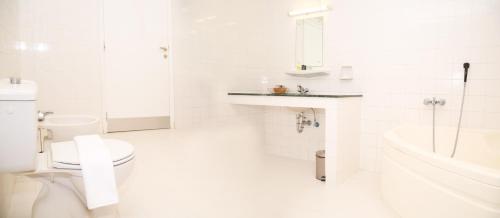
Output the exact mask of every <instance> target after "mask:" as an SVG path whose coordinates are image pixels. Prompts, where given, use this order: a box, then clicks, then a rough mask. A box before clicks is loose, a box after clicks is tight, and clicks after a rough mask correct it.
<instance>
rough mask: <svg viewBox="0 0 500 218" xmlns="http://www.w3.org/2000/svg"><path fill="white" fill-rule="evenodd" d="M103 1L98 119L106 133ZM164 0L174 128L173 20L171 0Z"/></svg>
mask: <svg viewBox="0 0 500 218" xmlns="http://www.w3.org/2000/svg"><path fill="white" fill-rule="evenodd" d="M104 1H106V0H102V1H101V4H100V8H99V10H100V11H99V15H100V24H101V26H100V32H101V33H100V39H99V41H100V47H101V48H102V50H101V52H100V55H101V57H100V59H101V66H100V71H101V81H100V85H101V87H100V89H101V90H100V91H101V96H100V97H101V99H100V102H101V117H100V119H101V120H102V122H101V130H102V133H107V132H108V128H107V117H108V116H107V108H106V102H105V99H106V93H105V91H104V90H106V89H105V87H106V79H105V78H106V76H105V75H106V54H105V52H106V31H105V20H104V17H105V16H104V13H105V10H104ZM164 1H167V5H168V8H167V19H168V20H167V24H168V25H167V35H168V39H167V48H168V58H167V62H168V71H169V72H168V73H169V75H168V78H169V84H168V85H169V89H170V93H169V97H170V98H169V108H170V112H169V113H170V114H169V118H170V129H174V128H175V99H174V98H175V94H174V91H175V88H174V78H175V77H174V71H173V69H174V68H173V61H172V58H173V55H172V54H173V52H172V51H173V49H174V48H173V43H172V41H173V40H172V37H173V34H172V30H173V26H172V25H173V22H172V11H173V10H172V4H173V3H172V1H173V0H164Z"/></svg>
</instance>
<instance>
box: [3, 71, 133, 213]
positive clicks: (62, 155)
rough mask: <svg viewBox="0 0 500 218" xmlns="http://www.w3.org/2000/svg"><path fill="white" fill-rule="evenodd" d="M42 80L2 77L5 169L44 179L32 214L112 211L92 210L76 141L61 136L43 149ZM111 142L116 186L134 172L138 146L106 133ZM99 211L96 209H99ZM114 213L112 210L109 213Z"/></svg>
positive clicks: (108, 143) (40, 179) (5, 171)
mask: <svg viewBox="0 0 500 218" xmlns="http://www.w3.org/2000/svg"><path fill="white" fill-rule="evenodd" d="M36 94H37V86H36V84H35V83H34V82H31V81H24V80H23V81H22V82H21V84H11V83H10V81H9V80H0V173H16V174H19V175H26V176H28V177H30V178H34V179H36V180H38V181H40V182H42V183H43V184H44V185H43V188H42V190H41V191H40V193H39V195H38V197H37V200H36V201H35V203H34V205H33V212H32V217H35V218H38V217H51V218H59V217H61V218H66V217H100V216H99V215H98V213H102V214H104V215H105V216H106V217H112V213H113V211H112V210H103V211H99V210H96V211H98V212H97V213H96V211H89V210H88V209H87V207H86V202H85V199H86V198H85V191H84V190H85V187H84V185H83V179H82V175H81V168H80V164H79V155H78V151H77V147H76V145H75V143H74V142H73V141H66V142H56V143H51V144H49V145H47V146H46V149H45V152H44V153H38V151H39V143H38V140H37V124H38V123H37V117H36V112H37V110H36ZM103 142H104V143H105V144H106V145H108V146H109V148H110V153H111V157H112V161H113V165H114V173H115V177H116V183H117V187H119V186H120V185H121V184H122V183H123V182H124V181H125V180H126V179H127V177H128V176H129V174H130V173H131V171H132V168H133V164H134V157H135V154H134V147H133V146H132V145H131V144H129V143H127V142H124V141H120V140H115V139H103ZM96 214H97V215H96ZM110 214H111V215H110Z"/></svg>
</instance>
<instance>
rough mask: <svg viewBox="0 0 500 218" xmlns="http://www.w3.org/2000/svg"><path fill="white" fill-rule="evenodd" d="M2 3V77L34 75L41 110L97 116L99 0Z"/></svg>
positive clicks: (98, 103) (99, 40)
mask: <svg viewBox="0 0 500 218" xmlns="http://www.w3.org/2000/svg"><path fill="white" fill-rule="evenodd" d="M0 4H1V6H2V7H1V8H0V77H7V76H10V75H18V76H20V77H22V78H23V79H29V80H35V81H36V82H37V83H38V85H39V100H38V104H39V109H41V110H51V111H55V112H57V113H62V114H68V113H71V114H79V113H82V114H91V115H98V116H100V115H101V112H100V111H101V89H100V88H101V85H100V84H101V73H100V72H101V52H102V46H101V44H102V43H101V42H102V40H101V25H100V24H101V20H100V19H101V18H100V13H101V10H100V1H99V0H92V1H84V0H79V1H71V2H68V1H57V0H49V1H33V0H25V1H3V0H2V1H0ZM4 6H5V7H4Z"/></svg>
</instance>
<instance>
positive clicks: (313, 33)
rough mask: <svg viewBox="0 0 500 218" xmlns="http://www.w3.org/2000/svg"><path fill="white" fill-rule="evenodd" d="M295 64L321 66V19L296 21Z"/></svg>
mask: <svg viewBox="0 0 500 218" xmlns="http://www.w3.org/2000/svg"><path fill="white" fill-rule="evenodd" d="M295 43H296V44H295V59H296V60H295V64H296V65H297V66H301V65H306V66H307V67H308V68H309V67H321V66H323V17H313V18H306V19H300V20H297V33H296V42H295Z"/></svg>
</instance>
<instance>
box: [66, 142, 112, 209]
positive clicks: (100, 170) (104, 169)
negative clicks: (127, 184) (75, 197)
mask: <svg viewBox="0 0 500 218" xmlns="http://www.w3.org/2000/svg"><path fill="white" fill-rule="evenodd" d="M74 141H75V143H76V147H77V148H78V153H79V156H80V166H81V168H82V175H83V184H84V186H85V196H86V198H87V208H89V209H95V208H98V207H103V206H108V205H112V204H117V203H118V191H117V189H116V181H115V173H114V169H113V160H112V159H111V152H110V150H109V147H108V146H107V145H105V144H104V142H103V141H102V139H101V137H99V136H98V135H86V136H76V137H75V138H74Z"/></svg>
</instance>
